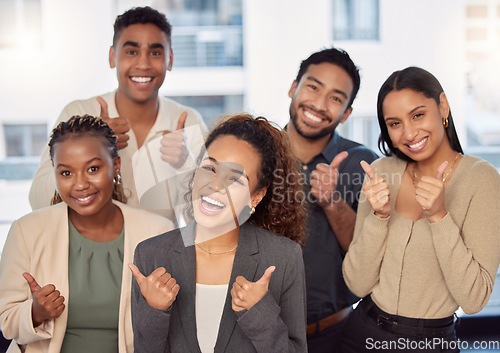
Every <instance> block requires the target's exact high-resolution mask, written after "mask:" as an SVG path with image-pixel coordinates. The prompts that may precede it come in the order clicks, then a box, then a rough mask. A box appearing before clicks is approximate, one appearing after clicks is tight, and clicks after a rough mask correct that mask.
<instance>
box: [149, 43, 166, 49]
mask: <svg viewBox="0 0 500 353" xmlns="http://www.w3.org/2000/svg"><path fill="white" fill-rule="evenodd" d="M149 49H163V50H165V46H164V45H163V44H161V43H153V44H150V45H149Z"/></svg>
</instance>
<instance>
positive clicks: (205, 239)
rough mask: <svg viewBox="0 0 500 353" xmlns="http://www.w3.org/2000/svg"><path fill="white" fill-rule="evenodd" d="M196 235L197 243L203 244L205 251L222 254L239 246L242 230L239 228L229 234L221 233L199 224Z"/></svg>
mask: <svg viewBox="0 0 500 353" xmlns="http://www.w3.org/2000/svg"><path fill="white" fill-rule="evenodd" d="M195 234H196V238H195V243H197V244H202V246H203V249H205V250H207V251H214V252H222V251H227V250H230V249H232V248H234V247H235V246H236V245H237V244H238V240H239V238H240V228H239V227H237V228H233V229H231V230H230V231H227V232H221V231H217V230H214V229H211V228H205V227H203V226H201V225H199V224H197V225H196V232H195Z"/></svg>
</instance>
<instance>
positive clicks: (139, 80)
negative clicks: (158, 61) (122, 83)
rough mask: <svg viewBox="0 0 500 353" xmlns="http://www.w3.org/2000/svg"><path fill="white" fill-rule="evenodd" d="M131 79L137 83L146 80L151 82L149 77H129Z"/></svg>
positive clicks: (145, 81)
mask: <svg viewBox="0 0 500 353" xmlns="http://www.w3.org/2000/svg"><path fill="white" fill-rule="evenodd" d="M130 79H131V80H132V81H134V82H138V83H148V82H151V79H152V78H151V77H135V76H134V77H131V78H130Z"/></svg>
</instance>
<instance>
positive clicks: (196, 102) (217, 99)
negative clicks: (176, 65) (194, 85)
mask: <svg viewBox="0 0 500 353" xmlns="http://www.w3.org/2000/svg"><path fill="white" fill-rule="evenodd" d="M171 98H172V99H174V100H175V101H177V102H179V103H181V104H184V105H187V106H189V107H193V108H195V109H196V110H197V111H198V112H199V113H200V114H201V116H202V117H203V120H204V121H205V123H206V124H207V126H208V127H209V128H211V127H213V126H214V125H215V124H216V123H217V121H218V120H219V119H220V118H221V117H222V115H224V114H236V113H240V112H241V111H243V96H242V95H227V96H177V97H171Z"/></svg>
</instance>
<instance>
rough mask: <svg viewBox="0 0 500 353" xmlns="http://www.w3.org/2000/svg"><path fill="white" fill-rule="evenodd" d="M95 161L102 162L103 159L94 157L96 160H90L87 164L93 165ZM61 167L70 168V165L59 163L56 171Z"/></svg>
mask: <svg viewBox="0 0 500 353" xmlns="http://www.w3.org/2000/svg"><path fill="white" fill-rule="evenodd" d="M94 161H102V159H101V158H99V157H94V158H92V159H89V160H88V161H87V162H86V163H85V164H91V163H92V162H94ZM60 167H64V168H70V166H69V165H66V164H63V163H59V164H58V165H57V166H56V169H57V168H60Z"/></svg>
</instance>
